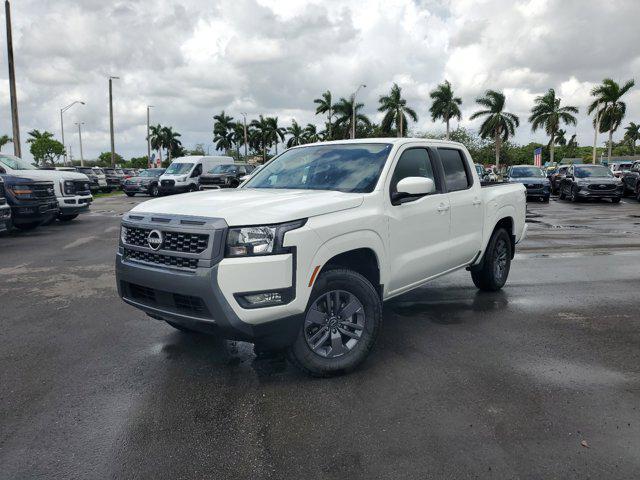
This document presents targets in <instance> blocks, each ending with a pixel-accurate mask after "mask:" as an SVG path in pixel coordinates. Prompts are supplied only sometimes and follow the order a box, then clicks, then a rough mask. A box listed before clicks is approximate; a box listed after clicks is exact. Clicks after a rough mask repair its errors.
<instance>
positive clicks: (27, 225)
mask: <svg viewBox="0 0 640 480" xmlns="http://www.w3.org/2000/svg"><path fill="white" fill-rule="evenodd" d="M40 224H41V222H29V223H19V224H15V223H14V224H13V226H14V227H16V228H17V229H18V230H25V231H27V230H33V229H34V228H37V227H39V226H40Z"/></svg>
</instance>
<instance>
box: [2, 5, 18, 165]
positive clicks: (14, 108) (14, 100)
mask: <svg viewBox="0 0 640 480" xmlns="http://www.w3.org/2000/svg"><path fill="white" fill-rule="evenodd" d="M4 11H5V16H6V20H7V60H8V63H9V94H10V96H11V120H12V123H13V153H14V155H15V156H16V157H18V158H21V157H22V152H21V150H20V122H19V121H18V97H17V95H16V71H15V65H14V63H13V37H12V35H11V5H10V4H9V0H5V2H4Z"/></svg>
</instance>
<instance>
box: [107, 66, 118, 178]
mask: <svg viewBox="0 0 640 480" xmlns="http://www.w3.org/2000/svg"><path fill="white" fill-rule="evenodd" d="M112 80H120V77H114V76H109V129H110V130H111V166H112V167H115V166H116V146H115V142H114V140H113V89H112V86H111V83H112V82H111V81H112Z"/></svg>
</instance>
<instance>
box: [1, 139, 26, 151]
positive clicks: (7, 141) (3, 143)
mask: <svg viewBox="0 0 640 480" xmlns="http://www.w3.org/2000/svg"><path fill="white" fill-rule="evenodd" d="M27 141H28V140H27ZM10 142H13V140H11V138H10V137H9V136H8V135H2V136H1V137H0V151H1V150H2V147H4V146H5V145H6V144H7V143H10Z"/></svg>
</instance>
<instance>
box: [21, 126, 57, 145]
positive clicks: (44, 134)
mask: <svg viewBox="0 0 640 480" xmlns="http://www.w3.org/2000/svg"><path fill="white" fill-rule="evenodd" d="M27 135H29V136H30V137H31V138H28V139H27V143H33V142H35V141H36V140H38V139H40V138H53V133H51V132H47V131H46V130H45V131H44V132H41V131H40V130H37V129H34V130H31V131H30V132H27Z"/></svg>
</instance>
